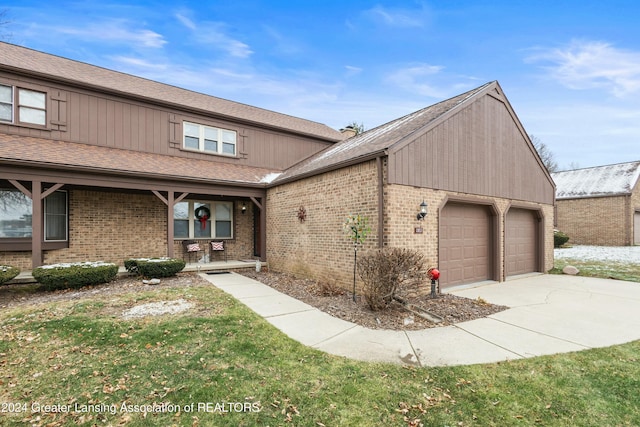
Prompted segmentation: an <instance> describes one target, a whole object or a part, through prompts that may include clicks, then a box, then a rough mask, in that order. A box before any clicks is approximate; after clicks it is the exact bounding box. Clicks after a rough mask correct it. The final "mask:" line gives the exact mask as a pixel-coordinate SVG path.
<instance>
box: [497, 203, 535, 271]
mask: <svg viewBox="0 0 640 427" xmlns="http://www.w3.org/2000/svg"><path fill="white" fill-rule="evenodd" d="M537 260H538V219H537V216H536V213H535V212H534V211H530V210H526V209H509V212H507V221H506V225H505V274H506V275H507V276H514V275H516V274H524V273H531V272H534V271H538V261H537Z"/></svg>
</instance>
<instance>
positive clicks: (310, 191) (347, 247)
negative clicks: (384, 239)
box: [267, 161, 378, 289]
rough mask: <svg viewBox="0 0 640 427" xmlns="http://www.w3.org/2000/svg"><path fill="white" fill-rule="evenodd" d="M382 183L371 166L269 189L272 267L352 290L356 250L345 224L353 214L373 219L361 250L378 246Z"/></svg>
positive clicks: (268, 239)
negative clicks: (379, 186) (300, 214)
mask: <svg viewBox="0 0 640 427" xmlns="http://www.w3.org/2000/svg"><path fill="white" fill-rule="evenodd" d="M377 182H378V179H377V167H376V162H375V161H370V162H366V163H361V164H358V165H355V166H350V167H346V168H343V169H339V170H336V171H331V172H327V173H324V174H321V175H316V176H313V177H311V178H306V179H303V180H300V181H295V182H292V183H288V184H283V185H279V186H277V187H274V188H271V189H269V190H268V192H267V260H268V262H269V268H270V269H272V270H274V271H283V272H290V273H293V274H296V275H299V276H304V277H312V278H316V279H318V280H322V281H325V282H329V283H332V284H337V285H339V286H341V287H343V288H345V289H349V287H350V286H351V285H352V283H353V255H354V251H353V244H352V243H351V242H350V241H349V240H348V238H347V237H346V234H345V232H344V231H343V224H344V222H345V221H346V219H347V217H348V216H349V215H352V214H353V215H355V214H360V215H364V216H366V217H368V219H369V225H370V227H371V234H370V237H369V238H368V239H367V240H366V241H365V243H364V245H363V247H362V248H361V249H360V251H365V250H368V249H372V248H375V247H377V244H378V241H377V239H378V225H377V218H378V207H377V200H378V189H377ZM300 207H303V208H304V209H305V211H306V219H305V220H304V221H300V220H299V219H298V211H299V209H300Z"/></svg>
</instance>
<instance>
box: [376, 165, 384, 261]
mask: <svg viewBox="0 0 640 427" xmlns="http://www.w3.org/2000/svg"><path fill="white" fill-rule="evenodd" d="M376 166H377V168H378V248H380V249H382V248H383V247H384V175H383V167H382V156H378V157H376Z"/></svg>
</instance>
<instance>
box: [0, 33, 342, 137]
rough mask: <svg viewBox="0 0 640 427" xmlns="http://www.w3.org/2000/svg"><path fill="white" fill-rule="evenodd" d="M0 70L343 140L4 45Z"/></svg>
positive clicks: (273, 115)
mask: <svg viewBox="0 0 640 427" xmlns="http://www.w3.org/2000/svg"><path fill="white" fill-rule="evenodd" d="M0 69H6V70H10V71H16V72H20V73H23V74H29V75H33V76H37V77H40V78H43V77H44V78H46V79H49V80H51V79H54V80H57V81H60V82H64V83H66V84H73V85H81V86H85V87H89V88H92V89H94V90H96V89H97V90H100V91H103V92H109V93H114V94H119V95H120V96H128V97H136V98H138V99H144V100H146V101H148V102H154V103H161V104H169V105H176V106H179V107H181V108H183V109H188V110H194V109H195V110H199V111H201V112H204V113H205V114H209V115H212V114H213V115H215V116H218V117H222V118H227V119H235V120H240V121H244V122H249V123H252V124H256V125H262V126H269V127H272V128H276V129H281V130H286V131H290V132H295V133H300V134H305V135H308V136H313V137H316V138H321V139H324V140H327V141H333V142H335V141H340V140H342V138H343V136H342V134H341V133H340V132H338V131H337V130H335V129H332V128H330V127H328V126H327V125H324V124H321V123H317V122H313V121H310V120H305V119H301V118H298V117H293V116H289V115H286V114H281V113H277V112H274V111H270V110H265V109H262V108H258V107H254V106H251V105H246V104H241V103H238V102H233V101H229V100H226V99H222V98H217V97H214V96H210V95H205V94H202V93H198V92H193V91H190V90H186V89H181V88H178V87H175V86H171V85H167V84H164V83H159V82H155V81H152V80H147V79H144V78H141V77H136V76H133V75H130V74H125V73H121V72H117V71H113V70H108V69H106V68H102V67H98V66H95V65H90V64H86V63H83V62H78V61H74V60H71V59H67V58H62V57H59V56H55V55H51V54H48V53H44V52H39V51H36V50H32V49H28V48H24V47H20V46H16V45H13V44H9V43H4V42H0Z"/></svg>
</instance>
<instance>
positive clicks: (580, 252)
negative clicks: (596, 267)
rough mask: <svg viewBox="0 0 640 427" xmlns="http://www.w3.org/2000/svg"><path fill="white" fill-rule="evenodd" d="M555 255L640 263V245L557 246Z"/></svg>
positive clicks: (584, 259) (569, 257)
mask: <svg viewBox="0 0 640 427" xmlns="http://www.w3.org/2000/svg"><path fill="white" fill-rule="evenodd" d="M553 255H554V257H556V258H557V259H576V260H582V261H612V262H625V263H633V264H640V246H588V245H576V246H574V247H572V248H556V249H554V251H553Z"/></svg>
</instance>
